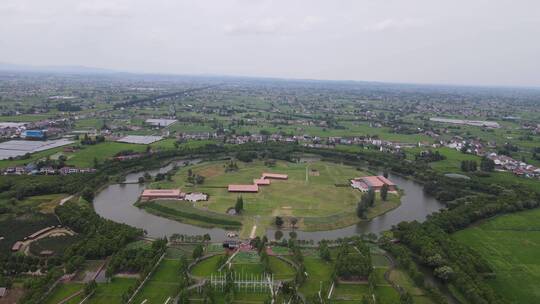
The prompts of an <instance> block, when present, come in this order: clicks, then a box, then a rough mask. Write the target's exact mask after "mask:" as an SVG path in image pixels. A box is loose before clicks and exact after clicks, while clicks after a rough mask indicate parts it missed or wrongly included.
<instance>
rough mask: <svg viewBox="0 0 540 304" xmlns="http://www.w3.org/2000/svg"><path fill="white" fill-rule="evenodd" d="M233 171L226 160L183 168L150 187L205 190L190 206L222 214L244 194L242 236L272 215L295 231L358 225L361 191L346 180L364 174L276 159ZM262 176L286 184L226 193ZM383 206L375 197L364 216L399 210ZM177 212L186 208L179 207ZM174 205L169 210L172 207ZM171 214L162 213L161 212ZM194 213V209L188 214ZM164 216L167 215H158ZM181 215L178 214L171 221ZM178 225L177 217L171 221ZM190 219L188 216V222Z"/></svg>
mask: <svg viewBox="0 0 540 304" xmlns="http://www.w3.org/2000/svg"><path fill="white" fill-rule="evenodd" d="M237 164H238V167H239V169H238V170H237V171H232V172H225V166H226V162H224V161H221V162H208V163H203V164H198V165H195V166H190V167H188V168H182V169H181V170H179V171H178V172H177V174H176V175H175V176H174V177H173V180H172V181H163V182H158V183H153V184H152V185H151V186H152V187H154V188H181V189H182V190H183V191H184V192H204V193H208V194H209V200H208V201H206V202H197V203H195V204H194V205H193V206H194V207H195V208H196V209H199V210H203V211H206V210H208V211H212V212H214V213H217V214H223V215H225V213H226V211H227V209H229V208H231V207H233V206H234V205H235V202H236V199H237V198H238V197H239V196H242V198H243V200H244V210H243V212H242V216H241V217H238V220H237V221H242V222H243V224H244V227H243V229H242V236H246V237H247V236H249V233H250V232H251V228H252V227H253V226H254V225H256V226H257V230H256V233H257V235H261V234H263V233H264V231H265V230H266V228H267V227H268V226H270V225H272V222H273V220H274V218H275V217H276V216H281V217H284V218H292V217H295V218H297V219H298V222H297V224H296V228H298V229H300V230H308V231H316V230H327V229H336V228H341V227H346V226H349V225H352V224H355V223H357V222H359V221H360V219H359V218H358V217H357V216H356V214H355V210H356V205H357V203H358V201H359V200H360V197H361V195H362V193H361V192H360V191H358V190H355V189H353V188H351V187H349V186H348V184H349V183H350V179H352V178H354V177H358V176H365V175H368V173H366V172H362V171H360V170H357V169H356V168H354V167H351V166H346V165H340V164H335V163H330V162H324V161H317V162H314V163H309V164H307V163H289V162H283V161H278V162H277V164H276V165H275V166H271V167H269V166H265V165H264V163H263V162H261V161H255V162H252V163H243V162H238V163H237ZM189 169H191V170H192V172H193V173H194V174H199V175H202V176H204V177H205V182H204V184H202V185H192V184H190V183H188V182H187V181H186V179H187V171H188V170H189ZM263 172H274V173H283V174H287V175H288V177H289V178H288V179H287V180H272V182H271V184H270V185H268V186H261V187H260V188H259V192H258V193H229V192H228V191H227V185H229V184H252V183H253V179H255V178H258V177H260V176H261V174H262V173H263ZM389 197H390V199H389V200H388V201H386V202H382V201H381V200H380V199H379V198H378V196H377V202H376V204H375V207H374V208H371V209H370V211H369V212H368V218H373V217H376V216H378V215H380V214H383V213H385V212H388V211H389V210H391V209H394V208H396V207H397V206H399V197H398V196H396V195H390V196H389ZM177 205H178V208H176V209H186V208H187V207H186V206H185V205H182V204H181V203H177ZM173 206H175V204H174V203H170V204H169V205H168V206H167V207H169V208H172V207H173ZM168 211H170V210H164V209H162V210H161V212H168ZM190 213H194V211H190ZM161 215H165V214H161ZM177 216H180V217H181V215H179V214H176V215H175V217H177ZM175 219H177V220H180V221H182V219H181V218H175ZM188 220H189V218H188Z"/></svg>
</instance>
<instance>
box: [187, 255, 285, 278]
mask: <svg viewBox="0 0 540 304" xmlns="http://www.w3.org/2000/svg"><path fill="white" fill-rule="evenodd" d="M220 258H221V256H219V255H217V256H213V257H211V258H208V259H206V260H203V261H201V262H200V263H198V264H197V265H195V267H193V269H192V271H191V272H192V274H193V275H194V276H197V277H209V276H210V275H211V274H217V273H218V268H219V267H218V266H219V265H218V263H219V261H220ZM269 261H270V269H271V271H272V273H273V274H274V276H275V278H276V279H277V280H284V279H291V278H292V277H293V276H294V269H293V268H292V266H291V265H289V264H287V263H286V262H284V261H282V260H280V259H278V258H276V257H273V256H270V257H269ZM232 270H233V271H234V272H236V273H237V274H240V275H247V276H251V275H261V274H262V273H263V272H264V269H263V266H262V265H261V263H260V262H259V255H257V254H256V253H245V252H241V253H239V254H238V255H237V256H235V257H234V259H233V260H232Z"/></svg>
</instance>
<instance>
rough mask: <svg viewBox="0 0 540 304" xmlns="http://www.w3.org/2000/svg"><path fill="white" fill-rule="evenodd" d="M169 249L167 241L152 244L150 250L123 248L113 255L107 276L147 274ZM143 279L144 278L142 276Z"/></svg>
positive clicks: (157, 241)
mask: <svg viewBox="0 0 540 304" xmlns="http://www.w3.org/2000/svg"><path fill="white" fill-rule="evenodd" d="M166 248H167V239H158V240H156V241H154V242H152V245H151V246H150V248H144V247H142V248H123V249H122V250H120V251H118V252H117V253H115V254H114V255H113V257H112V258H111V260H110V262H109V264H108V265H107V271H106V275H107V277H109V278H110V277H112V275H113V274H115V273H117V272H132V273H134V272H136V273H143V274H147V273H149V272H150V270H151V269H152V267H153V266H154V265H155V264H156V262H157V261H158V260H159V258H160V256H161V255H162V254H163V253H164V252H165V249H166ZM141 277H144V276H143V275H141Z"/></svg>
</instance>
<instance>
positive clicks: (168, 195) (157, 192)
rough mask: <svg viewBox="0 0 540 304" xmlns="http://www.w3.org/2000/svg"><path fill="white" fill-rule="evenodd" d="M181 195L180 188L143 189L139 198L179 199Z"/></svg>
mask: <svg viewBox="0 0 540 304" xmlns="http://www.w3.org/2000/svg"><path fill="white" fill-rule="evenodd" d="M183 196H184V195H183V193H182V192H181V191H180V189H145V190H144V191H143V193H142V194H141V199H143V200H153V199H181V198H182V197H183Z"/></svg>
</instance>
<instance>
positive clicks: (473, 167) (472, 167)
mask: <svg viewBox="0 0 540 304" xmlns="http://www.w3.org/2000/svg"><path fill="white" fill-rule="evenodd" d="M477 170H478V163H477V162H476V161H475V160H462V161H461V171H463V172H476V171H477Z"/></svg>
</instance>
